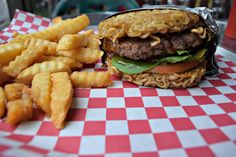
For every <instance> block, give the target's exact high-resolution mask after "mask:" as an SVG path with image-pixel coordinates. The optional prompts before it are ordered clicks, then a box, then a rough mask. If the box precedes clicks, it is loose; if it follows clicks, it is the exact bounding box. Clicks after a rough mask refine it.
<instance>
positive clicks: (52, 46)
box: [24, 38, 57, 55]
mask: <svg viewBox="0 0 236 157" xmlns="http://www.w3.org/2000/svg"><path fill="white" fill-rule="evenodd" d="M24 45H25V47H30V46H35V45H37V46H45V47H47V51H45V53H44V54H45V55H56V49H57V43H56V42H50V41H48V40H44V39H38V38H28V39H27V40H26V41H25V42H24Z"/></svg>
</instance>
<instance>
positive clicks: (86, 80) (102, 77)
mask: <svg viewBox="0 0 236 157" xmlns="http://www.w3.org/2000/svg"><path fill="white" fill-rule="evenodd" d="M70 79H71V82H72V84H73V86H74V87H80V88H89V87H107V86H109V85H110V84H111V83H112V80H111V73H110V72H104V71H100V72H97V71H95V72H87V71H81V72H77V71H75V72H73V73H72V74H71V75H70Z"/></svg>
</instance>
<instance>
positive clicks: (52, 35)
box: [11, 14, 89, 42]
mask: <svg viewBox="0 0 236 157" xmlns="http://www.w3.org/2000/svg"><path fill="white" fill-rule="evenodd" d="M88 25H89V18H88V16H87V15H85V14H83V15H81V16H78V17H76V18H72V19H67V20H62V21H60V22H58V23H56V24H53V25H51V26H49V27H48V28H46V29H44V30H42V31H39V32H36V33H32V34H25V35H18V36H17V37H16V39H13V40H12V41H11V42H18V41H25V40H26V39H27V38H29V37H34V38H39V39H45V40H49V41H58V40H59V39H60V38H61V37H62V36H63V35H65V34H75V33H78V32H80V31H81V30H83V29H85V28H86V27H87V26H88Z"/></svg>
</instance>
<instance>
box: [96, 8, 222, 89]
mask: <svg viewBox="0 0 236 157" xmlns="http://www.w3.org/2000/svg"><path fill="white" fill-rule="evenodd" d="M98 30H99V33H98V35H99V37H100V39H101V41H102V45H101V47H102V49H103V50H104V51H105V56H103V60H106V63H107V64H108V66H109V67H110V68H111V69H112V71H113V73H114V74H115V75H117V76H120V77H122V78H123V79H125V80H128V81H130V82H133V83H135V84H138V85H143V86H152V87H160V88H187V87H192V86H195V85H196V84H198V83H199V82H200V81H201V79H202V77H203V76H204V75H205V73H206V72H207V71H211V70H212V69H213V67H214V68H215V66H214V64H215V62H214V52H215V47H216V46H215V44H216V43H217V42H216V40H217V35H216V33H215V32H214V31H213V30H212V29H211V28H210V27H209V26H208V25H207V24H206V21H205V20H204V19H203V18H202V17H201V16H200V15H198V14H196V13H193V12H190V11H186V10H183V9H182V10H181V9H174V8H156V9H155V8H154V9H141V10H131V11H128V12H123V13H118V14H115V15H112V16H111V17H108V18H107V19H105V20H104V21H102V22H101V23H100V24H99V26H98Z"/></svg>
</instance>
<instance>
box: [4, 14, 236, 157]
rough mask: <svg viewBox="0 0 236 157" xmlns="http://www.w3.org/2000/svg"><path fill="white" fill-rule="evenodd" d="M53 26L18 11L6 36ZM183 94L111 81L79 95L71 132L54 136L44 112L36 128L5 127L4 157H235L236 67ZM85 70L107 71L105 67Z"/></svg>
mask: <svg viewBox="0 0 236 157" xmlns="http://www.w3.org/2000/svg"><path fill="white" fill-rule="evenodd" d="M49 24H50V20H49V19H46V18H42V17H39V16H35V15H33V14H30V13H26V12H23V11H19V10H16V14H15V16H14V19H13V20H12V22H11V24H10V25H9V27H7V28H6V29H4V30H3V31H2V32H0V42H6V41H7V40H9V38H10V37H11V36H12V32H13V31H19V32H20V33H28V32H34V31H36V30H41V29H43V28H45V27H47V26H48V25H49ZM217 61H218V64H219V66H220V74H219V75H218V76H216V77H214V78H205V79H204V80H203V81H202V82H201V83H200V84H199V85H198V86H197V87H195V88H189V89H184V90H177V89H175V90H170V89H167V90H165V89H159V88H146V87H139V86H136V85H134V84H131V83H128V82H126V81H121V80H120V79H119V78H117V77H114V76H113V85H112V86H110V87H108V88H92V89H90V88H86V89H80V88H78V89H75V95H74V103H73V105H72V106H71V109H70V111H69V114H68V117H67V125H66V127H65V128H64V129H62V130H60V131H59V130H56V129H55V128H54V126H53V125H52V123H51V122H50V120H49V119H48V118H46V117H45V116H44V114H43V113H42V112H40V111H39V110H38V109H35V110H34V116H33V119H32V120H31V121H28V122H24V123H21V124H19V125H17V126H9V125H7V124H6V123H5V122H4V120H1V121H0V156H23V157H27V156H29V157H31V156H45V155H47V156H68V155H71V156H78V155H79V156H83V157H85V156H91V155H92V156H106V157H131V156H135V157H144V156H145V157H156V156H161V157H174V156H176V157H185V156H190V157H197V156H201V157H212V156H220V157H221V156H223V157H235V156H236V103H235V102H236V64H234V63H233V62H231V61H229V60H227V59H226V58H224V57H222V56H217ZM86 70H89V71H93V70H101V63H100V62H98V63H97V64H95V65H92V66H89V67H88V68H87V69H86Z"/></svg>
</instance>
